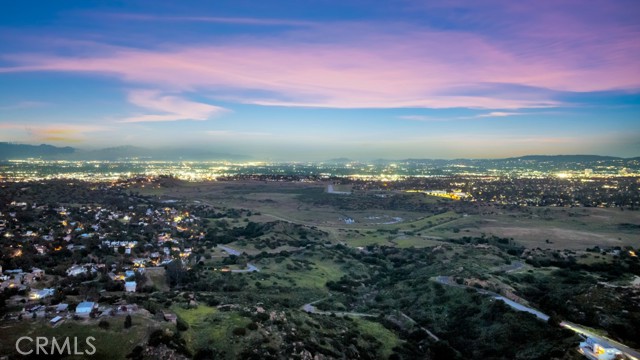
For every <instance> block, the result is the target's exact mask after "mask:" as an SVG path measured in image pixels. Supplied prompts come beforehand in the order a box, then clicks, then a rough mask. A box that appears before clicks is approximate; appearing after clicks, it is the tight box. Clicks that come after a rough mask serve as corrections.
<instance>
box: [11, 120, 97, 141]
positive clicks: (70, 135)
mask: <svg viewBox="0 0 640 360" xmlns="http://www.w3.org/2000/svg"><path fill="white" fill-rule="evenodd" d="M13 125H14V127H13V128H14V129H16V128H23V129H24V131H25V132H26V134H27V136H28V137H27V141H29V142H39V141H43V142H62V143H81V142H84V141H85V140H86V138H87V134H88V133H96V132H104V131H106V130H109V128H108V127H105V126H97V125H84V124H48V125H38V126H35V125H19V124H13Z"/></svg>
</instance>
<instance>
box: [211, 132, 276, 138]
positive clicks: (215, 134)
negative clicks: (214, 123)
mask: <svg viewBox="0 0 640 360" xmlns="http://www.w3.org/2000/svg"><path fill="white" fill-rule="evenodd" d="M206 134H207V135H209V136H213V137H221V138H226V137H269V136H272V135H273V134H271V133H267V132H257V131H234V130H209V131H207V132H206Z"/></svg>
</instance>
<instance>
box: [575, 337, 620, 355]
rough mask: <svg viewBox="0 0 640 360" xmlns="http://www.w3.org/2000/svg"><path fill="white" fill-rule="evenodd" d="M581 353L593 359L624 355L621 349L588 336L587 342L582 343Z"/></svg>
mask: <svg viewBox="0 0 640 360" xmlns="http://www.w3.org/2000/svg"><path fill="white" fill-rule="evenodd" d="M580 353H581V354H582V355H584V356H586V357H587V358H588V359H591V360H613V359H615V358H616V356H618V355H622V352H621V351H620V350H618V349H616V348H614V347H613V346H611V345H609V344H607V343H605V342H601V341H598V340H596V339H593V338H587V340H586V341H585V342H581V343H580Z"/></svg>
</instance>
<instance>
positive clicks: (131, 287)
mask: <svg viewBox="0 0 640 360" xmlns="http://www.w3.org/2000/svg"><path fill="white" fill-rule="evenodd" d="M136 286H137V284H136V282H135V281H127V282H125V283H124V289H125V291H126V292H136Z"/></svg>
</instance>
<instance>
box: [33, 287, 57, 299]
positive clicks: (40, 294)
mask: <svg viewBox="0 0 640 360" xmlns="http://www.w3.org/2000/svg"><path fill="white" fill-rule="evenodd" d="M54 292H55V289H42V290H31V292H30V293H29V300H40V299H44V298H46V297H49V296H52V295H53V293H54Z"/></svg>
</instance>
